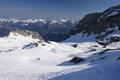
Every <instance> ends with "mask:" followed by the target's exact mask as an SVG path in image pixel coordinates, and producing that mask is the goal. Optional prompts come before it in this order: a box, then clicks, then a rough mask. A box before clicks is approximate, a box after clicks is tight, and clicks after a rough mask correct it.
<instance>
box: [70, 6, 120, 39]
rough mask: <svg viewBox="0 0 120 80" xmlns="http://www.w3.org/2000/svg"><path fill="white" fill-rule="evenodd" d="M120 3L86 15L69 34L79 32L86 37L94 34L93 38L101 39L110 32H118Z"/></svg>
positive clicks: (119, 26)
mask: <svg viewBox="0 0 120 80" xmlns="http://www.w3.org/2000/svg"><path fill="white" fill-rule="evenodd" d="M119 29H120V5H118V6H113V7H111V8H109V9H107V10H105V11H104V12H101V13H91V14H88V15H86V16H85V17H84V18H83V19H82V20H81V21H79V23H78V24H77V25H76V27H74V28H73V29H72V30H71V31H70V35H75V34H77V33H80V34H81V35H83V36H85V37H88V36H91V35H95V38H94V39H102V38H105V37H106V36H108V35H110V34H113V33H114V34H119V33H120V31H119Z"/></svg>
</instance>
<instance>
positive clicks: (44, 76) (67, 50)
mask: <svg viewBox="0 0 120 80" xmlns="http://www.w3.org/2000/svg"><path fill="white" fill-rule="evenodd" d="M37 42H38V40H37V39H32V38H31V37H24V36H22V35H14V34H13V33H11V34H10V35H9V36H8V37H4V38H3V37H2V38H0V80H119V79H120V76H119V74H120V67H119V66H120V64H119V63H120V60H117V58H118V57H120V52H119V50H114V51H108V52H106V53H105V54H103V55H99V54H98V53H99V52H101V51H103V50H105V49H117V48H120V43H112V44H110V45H109V46H107V47H106V48H103V47H102V46H100V45H99V44H97V43H95V42H84V43H82V42H80V43H66V42H63V43H56V42H50V43H46V42H42V43H38V47H33V48H31V49H22V48H23V46H24V45H26V44H29V43H37ZM73 44H77V45H78V46H77V47H76V48H74V47H72V46H71V45H73ZM74 56H79V57H82V58H85V61H84V62H81V63H78V64H72V63H69V60H70V59H71V58H73V57H74ZM103 57H105V58H104V59H101V58H103Z"/></svg>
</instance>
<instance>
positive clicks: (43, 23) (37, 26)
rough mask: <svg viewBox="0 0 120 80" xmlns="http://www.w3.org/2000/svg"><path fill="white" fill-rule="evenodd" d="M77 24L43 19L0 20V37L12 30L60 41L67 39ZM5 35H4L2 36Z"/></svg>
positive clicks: (63, 20) (61, 20) (62, 20)
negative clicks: (24, 31) (26, 31)
mask: <svg viewBox="0 0 120 80" xmlns="http://www.w3.org/2000/svg"><path fill="white" fill-rule="evenodd" d="M76 23H77V22H76V21H73V20H65V19H60V20H45V19H34V20H32V19H28V20H18V19H0V26H1V27H0V30H1V31H4V30H6V31H5V32H1V33H0V36H5V35H6V34H8V33H9V32H10V31H14V30H30V31H35V32H37V33H38V34H40V35H41V36H42V37H43V38H44V39H46V40H51V41H62V40H65V39H66V38H68V37H69V34H68V32H69V31H70V30H71V28H73V27H74V26H75V24H76ZM3 33H4V34H5V35H4V34H3Z"/></svg>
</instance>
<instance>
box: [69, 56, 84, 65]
mask: <svg viewBox="0 0 120 80" xmlns="http://www.w3.org/2000/svg"><path fill="white" fill-rule="evenodd" d="M83 61H85V59H84V58H80V57H73V58H72V59H71V60H70V61H69V62H70V63H74V64H77V63H79V62H83Z"/></svg>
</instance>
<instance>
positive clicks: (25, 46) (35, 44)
mask: <svg viewBox="0 0 120 80" xmlns="http://www.w3.org/2000/svg"><path fill="white" fill-rule="evenodd" d="M35 47H38V43H30V44H27V45H24V46H23V48H22V49H31V48H35Z"/></svg>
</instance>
